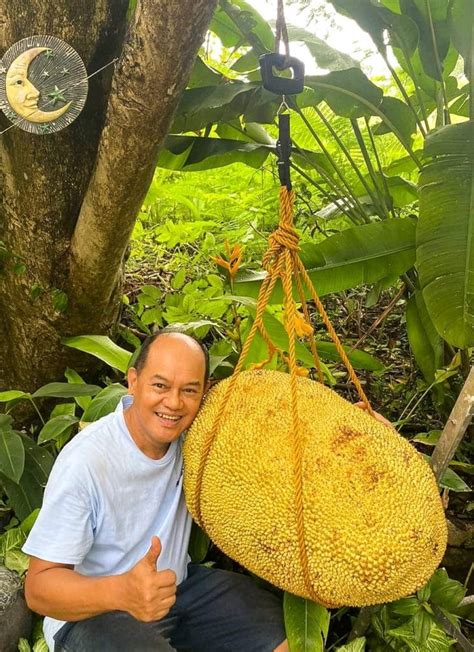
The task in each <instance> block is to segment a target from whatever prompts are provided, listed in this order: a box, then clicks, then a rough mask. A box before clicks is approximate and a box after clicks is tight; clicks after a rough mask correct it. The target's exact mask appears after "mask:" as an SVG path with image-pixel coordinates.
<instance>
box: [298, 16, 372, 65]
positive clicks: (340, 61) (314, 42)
mask: <svg viewBox="0 0 474 652" xmlns="http://www.w3.org/2000/svg"><path fill="white" fill-rule="evenodd" d="M288 36H289V37H290V40H291V41H302V42H303V43H304V44H305V45H306V47H307V48H308V50H309V51H310V52H311V54H312V56H313V58H314V60H315V61H316V63H317V65H318V67H319V68H325V69H326V70H346V69H347V68H358V67H360V66H359V62H358V61H356V60H355V59H353V58H352V57H351V56H349V55H348V54H345V53H344V52H340V51H339V50H335V49H334V48H332V47H331V46H330V45H329V44H328V43H327V42H326V41H323V39H320V38H318V37H317V36H316V35H315V34H314V33H313V32H310V31H308V30H307V29H304V28H303V27H296V26H295V25H288Z"/></svg>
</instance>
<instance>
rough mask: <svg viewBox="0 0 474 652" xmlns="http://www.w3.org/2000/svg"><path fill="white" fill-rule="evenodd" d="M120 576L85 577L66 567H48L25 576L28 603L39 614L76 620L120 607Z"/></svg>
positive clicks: (121, 584)
mask: <svg viewBox="0 0 474 652" xmlns="http://www.w3.org/2000/svg"><path fill="white" fill-rule="evenodd" d="M124 590H125V589H124V582H123V576H121V575H117V576H109V577H87V576H85V575H80V574H79V573H76V572H75V571H74V570H72V569H69V568H49V569H47V570H44V571H41V572H39V573H35V574H34V575H33V576H32V577H28V576H27V578H26V582H25V595H26V601H27V603H28V606H29V607H30V609H32V610H33V611H36V612H37V613H39V614H42V615H43V616H51V617H52V618H57V619H58V620H66V621H76V620H84V619H85V618H92V617H93V616H97V615H98V614H101V613H105V612H106V611H116V610H124V606H123V605H124V604H125V600H124Z"/></svg>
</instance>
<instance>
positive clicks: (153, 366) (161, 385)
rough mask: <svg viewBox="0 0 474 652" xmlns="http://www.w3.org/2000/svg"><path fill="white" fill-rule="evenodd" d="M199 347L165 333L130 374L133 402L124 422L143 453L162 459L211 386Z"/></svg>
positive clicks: (190, 420)
mask: <svg viewBox="0 0 474 652" xmlns="http://www.w3.org/2000/svg"><path fill="white" fill-rule="evenodd" d="M204 373H205V359H204V354H203V352H202V350H201V348H200V347H199V345H198V344H197V343H196V342H194V341H193V340H192V339H191V338H189V337H186V336H185V335H180V334H177V333H173V334H171V333H170V334H169V335H161V336H160V337H158V338H157V339H156V340H155V341H154V342H153V344H152V345H151V346H150V349H149V351H148V356H147V359H146V363H145V366H144V367H143V368H142V369H141V370H140V371H139V372H137V371H136V369H130V370H129V373H128V387H129V393H130V394H132V395H133V397H134V399H133V404H132V405H131V406H130V408H128V409H127V410H126V411H125V421H126V423H127V426H128V428H129V430H130V434H131V435H132V437H133V439H134V441H135V443H136V444H137V446H138V447H139V448H140V450H142V451H143V452H144V453H145V455H148V457H151V458H153V459H159V458H160V457H163V455H164V454H165V453H166V451H167V450H168V446H169V444H170V443H171V442H172V441H174V440H175V439H177V438H178V437H179V436H180V434H181V433H182V432H183V431H184V430H186V428H188V427H189V426H190V425H191V423H192V422H193V420H194V417H195V416H196V414H197V412H198V410H199V406H200V405H201V400H202V397H203V395H204V392H205V391H206V389H207V387H206V385H205V382H204Z"/></svg>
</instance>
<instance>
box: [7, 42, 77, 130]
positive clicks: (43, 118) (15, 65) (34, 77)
mask: <svg viewBox="0 0 474 652" xmlns="http://www.w3.org/2000/svg"><path fill="white" fill-rule="evenodd" d="M87 86H88V85H87V71H86V69H85V67H84V64H83V63H82V60H81V58H80V57H79V55H78V54H77V52H76V51H75V50H73V48H71V47H70V46H69V45H68V44H67V43H65V42H64V41H61V40H60V39H58V38H56V37H54V36H30V37H28V38H26V39H22V40H21V41H18V43H15V44H14V45H13V46H12V47H11V48H9V50H7V52H6V53H5V55H4V57H3V59H2V60H1V61H0V108H1V109H2V110H3V112H4V113H5V115H6V116H7V118H8V119H9V120H10V121H11V122H12V123H13V124H14V125H15V126H17V127H19V128H20V129H23V130H25V131H29V132H30V133H37V134H45V133H51V132H54V131H59V130H60V129H63V128H64V127H66V126H67V125H69V124H70V123H71V122H72V121H73V120H75V119H76V118H77V116H78V115H79V113H80V112H81V111H82V108H83V106H84V104H85V101H86V97H87Z"/></svg>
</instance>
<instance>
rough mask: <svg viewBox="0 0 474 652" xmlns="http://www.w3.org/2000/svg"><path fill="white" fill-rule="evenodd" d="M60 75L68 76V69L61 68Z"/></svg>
mask: <svg viewBox="0 0 474 652" xmlns="http://www.w3.org/2000/svg"><path fill="white" fill-rule="evenodd" d="M61 75H69V68H63V69H62V70H61Z"/></svg>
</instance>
